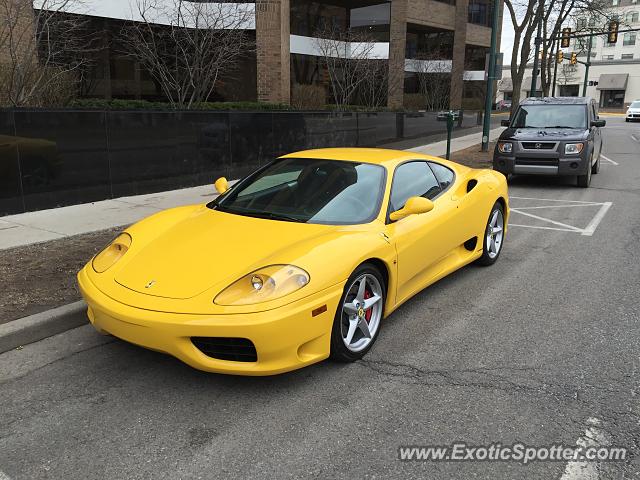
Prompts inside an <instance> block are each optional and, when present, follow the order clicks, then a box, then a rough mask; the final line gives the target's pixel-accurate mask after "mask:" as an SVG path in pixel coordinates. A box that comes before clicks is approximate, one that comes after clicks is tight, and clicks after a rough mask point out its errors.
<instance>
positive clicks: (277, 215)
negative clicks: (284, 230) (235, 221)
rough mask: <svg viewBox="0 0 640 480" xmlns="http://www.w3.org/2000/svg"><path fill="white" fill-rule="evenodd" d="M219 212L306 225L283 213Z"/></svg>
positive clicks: (231, 210)
mask: <svg viewBox="0 0 640 480" xmlns="http://www.w3.org/2000/svg"><path fill="white" fill-rule="evenodd" d="M219 210H220V211H222V212H227V213H235V214H236V215H246V216H247V217H256V218H268V219H271V220H284V221H287V222H298V223H306V221H305V220H302V219H300V218H297V217H292V216H289V215H286V214H283V213H273V212H263V211H261V210H244V209H234V208H222V209H220V208H219Z"/></svg>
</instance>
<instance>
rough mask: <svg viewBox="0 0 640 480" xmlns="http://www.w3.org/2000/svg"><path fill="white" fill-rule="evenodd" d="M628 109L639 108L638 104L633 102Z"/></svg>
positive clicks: (639, 103) (639, 104)
mask: <svg viewBox="0 0 640 480" xmlns="http://www.w3.org/2000/svg"><path fill="white" fill-rule="evenodd" d="M629 108H640V102H633V103H632V104H631V105H629Z"/></svg>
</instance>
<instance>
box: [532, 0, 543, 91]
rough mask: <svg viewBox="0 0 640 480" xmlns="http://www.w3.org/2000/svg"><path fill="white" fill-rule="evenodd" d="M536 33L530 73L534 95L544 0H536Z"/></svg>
mask: <svg viewBox="0 0 640 480" xmlns="http://www.w3.org/2000/svg"><path fill="white" fill-rule="evenodd" d="M538 2H539V3H538V13H537V14H536V16H537V17H538V33H537V34H536V55H535V57H534V58H533V75H531V95H532V96H534V97H535V96H536V81H537V76H538V68H539V64H540V44H541V43H542V19H543V18H544V16H543V14H544V0H538Z"/></svg>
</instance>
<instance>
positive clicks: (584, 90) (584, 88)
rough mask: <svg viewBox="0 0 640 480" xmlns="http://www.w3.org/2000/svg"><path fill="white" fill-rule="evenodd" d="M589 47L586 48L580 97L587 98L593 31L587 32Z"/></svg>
mask: <svg viewBox="0 0 640 480" xmlns="http://www.w3.org/2000/svg"><path fill="white" fill-rule="evenodd" d="M589 32H590V33H591V36H590V37H589V40H588V42H589V45H588V46H587V61H586V62H584V83H583V84H582V96H583V97H586V96H587V83H588V82H589V67H590V66H591V45H592V44H593V30H589Z"/></svg>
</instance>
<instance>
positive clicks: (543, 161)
mask: <svg viewBox="0 0 640 480" xmlns="http://www.w3.org/2000/svg"><path fill="white" fill-rule="evenodd" d="M516 165H548V166H558V159H557V158H516Z"/></svg>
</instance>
